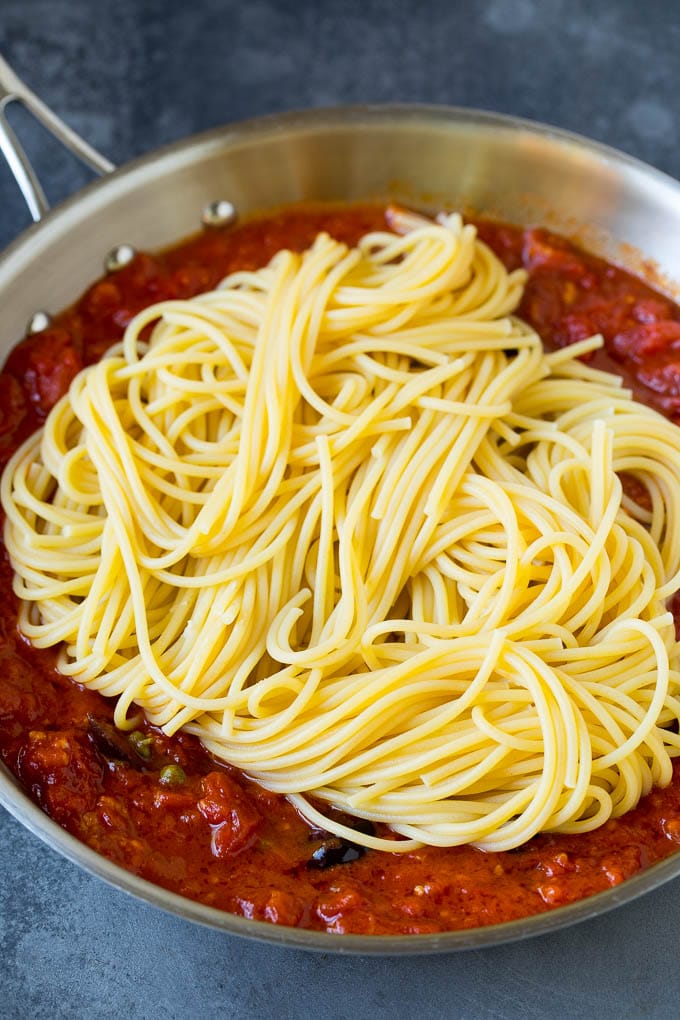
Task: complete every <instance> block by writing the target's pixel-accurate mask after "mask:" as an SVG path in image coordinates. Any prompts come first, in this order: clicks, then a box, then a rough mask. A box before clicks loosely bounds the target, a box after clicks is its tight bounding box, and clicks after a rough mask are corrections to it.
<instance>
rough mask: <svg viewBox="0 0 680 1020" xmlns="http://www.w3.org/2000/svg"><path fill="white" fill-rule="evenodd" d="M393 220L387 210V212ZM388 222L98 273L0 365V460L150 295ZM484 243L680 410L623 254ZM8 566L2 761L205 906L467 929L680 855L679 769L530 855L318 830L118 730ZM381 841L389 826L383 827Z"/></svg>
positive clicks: (679, 362)
mask: <svg viewBox="0 0 680 1020" xmlns="http://www.w3.org/2000/svg"><path fill="white" fill-rule="evenodd" d="M387 217H388V219H389V212H388V213H387ZM385 225H386V212H385V210H384V209H383V208H380V207H377V206H357V207H352V208H349V209H342V210H338V209H328V208H327V209H304V208H299V209H291V210H288V211H285V212H282V213H281V214H278V215H275V216H269V217H267V218H266V219H262V220H259V221H252V222H249V223H246V224H243V225H241V226H238V227H235V228H230V229H226V228H224V229H212V230H207V231H205V232H204V233H202V234H201V235H200V236H198V237H196V238H193V239H191V240H189V241H187V242H185V243H183V244H181V245H179V246H178V247H177V248H174V249H173V250H171V251H168V252H165V253H162V254H160V255H149V254H138V255H137V257H136V258H135V259H134V261H133V262H132V263H131V264H130V265H128V266H127V267H125V268H124V269H122V270H121V271H120V272H118V273H117V274H116V275H115V276H109V277H106V278H105V279H103V280H100V281H99V282H97V283H95V284H94V286H93V287H91V288H90V289H89V290H88V291H87V293H86V294H85V295H84V296H83V297H82V298H81V299H80V301H78V303H77V304H76V305H75V306H73V307H72V308H71V309H69V310H68V311H66V312H64V313H62V314H61V315H59V316H58V317H57V318H56V319H55V320H54V322H53V323H52V324H51V325H50V326H49V327H48V328H47V329H46V330H44V331H43V332H42V333H39V334H37V335H35V336H32V337H29V338H27V339H26V340H24V341H22V342H21V343H20V344H19V345H18V346H17V347H15V348H14V350H13V351H12V352H11V354H10V355H9V357H8V359H7V362H6V365H5V368H4V370H3V371H2V373H1V374H0V463H4V462H6V460H7V458H8V457H9V456H10V454H11V452H12V451H13V450H14V449H15V448H16V446H17V444H18V443H19V442H20V441H21V440H22V439H23V438H24V437H25V436H26V435H28V434H29V433H30V432H31V431H32V430H34V429H35V428H36V427H38V426H39V425H40V423H41V421H42V420H43V419H44V417H45V415H46V414H47V412H48V411H49V409H50V407H51V406H52V404H53V403H54V402H55V400H56V399H57V398H58V397H59V396H60V395H61V394H62V393H63V392H64V391H65V389H66V388H67V387H68V384H69V383H70V381H71V379H72V378H73V376H74V375H75V374H76V373H77V372H78V371H79V370H80V368H82V366H83V365H86V364H88V363H90V362H92V361H95V360H96V359H97V358H99V357H100V356H101V354H102V353H103V352H104V351H105V350H106V349H107V348H108V347H109V346H110V345H111V344H112V343H113V342H114V341H115V340H117V339H119V338H120V336H121V335H122V331H123V329H124V328H125V326H126V324H127V323H128V322H129V320H130V319H131V318H132V316H133V315H134V314H135V313H136V312H137V311H138V310H140V309H141V308H143V307H145V306H147V305H149V304H150V303H152V302H155V301H160V300H164V299H166V298H186V297H190V296H192V295H193V294H196V293H198V292H200V291H204V290H207V289H209V288H211V287H213V286H215V284H217V283H218V282H219V280H220V279H221V278H222V277H223V276H225V275H226V274H227V273H228V272H230V271H232V270H234V269H236V268H240V269H243V268H252V269H254V268H257V267H258V266H261V265H263V264H265V263H266V262H267V261H268V260H269V259H270V258H271V256H272V255H273V254H274V253H275V252H276V251H278V250H279V249H280V248H282V247H291V248H295V249H302V248H304V247H306V246H307V245H309V244H310V243H311V241H312V240H313V239H314V237H315V236H316V234H317V233H318V232H319V231H320V230H327V231H329V232H330V233H331V234H333V235H334V236H336V237H338V238H340V239H341V240H344V241H347V242H348V243H353V242H354V241H356V239H357V238H358V237H360V236H361V235H362V234H363V233H365V232H366V231H367V230H371V229H381V228H384V227H385ZM478 228H479V232H480V235H481V237H482V238H483V239H484V240H485V241H486V242H487V243H488V244H489V245H490V246H491V247H492V248H494V250H495V251H496V252H497V253H498V255H499V256H500V257H501V258H502V259H503V261H504V262H505V264H506V265H507V266H508V267H509V268H514V267H517V266H520V265H523V266H525V268H526V269H527V271H528V274H529V280H528V284H527V287H526V291H525V294H524V298H523V301H522V305H521V308H520V310H519V311H520V314H521V315H522V316H523V317H524V318H526V319H527V320H528V321H529V322H530V323H532V325H533V326H535V328H536V329H537V330H538V331H539V332H540V333H541V335H542V336H543V337H544V339H545V341H546V343H548V344H549V345H551V346H561V345H564V344H569V343H573V342H574V341H576V340H580V339H582V338H583V337H586V336H589V335H591V334H592V333H595V332H600V333H602V334H603V336H604V338H605V342H606V350H605V352H604V353H603V354H598V355H596V360H597V361H598V362H599V363H600V364H601V365H603V366H605V367H609V368H611V367H612V366H614V367H615V369H616V370H617V371H619V372H620V373H621V374H623V375H624V377H625V378H626V379H627V380H628V382H630V383H631V384H632V385H634V387H635V389H636V393H637V395H638V397H639V398H640V399H643V400H645V401H646V402H647V403H649V404H651V405H652V406H655V407H657V408H658V409H660V410H662V411H663V412H664V413H666V414H667V415H668V416H669V417H671V418H676V419H678V420H680V310H679V309H678V308H677V306H675V305H674V304H673V303H672V302H671V301H670V300H669V299H668V298H666V297H664V296H663V295H660V294H659V293H657V292H655V291H654V290H652V289H651V288H650V287H649V286H648V285H647V284H645V283H644V282H642V281H641V280H639V279H637V278H636V277H633V276H631V275H630V274H628V273H626V272H624V271H623V270H621V269H619V268H618V267H616V266H612V265H609V264H608V263H606V262H603V261H602V260H600V259H598V258H595V257H593V256H591V255H589V254H586V253H584V252H582V251H580V250H579V249H577V248H576V247H574V246H573V245H572V244H570V243H569V242H567V241H565V240H564V239H562V238H560V237H556V236H555V235H552V234H549V233H547V232H546V231H544V230H535V229H531V230H522V229H520V228H517V227H513V226H508V225H506V224H498V223H492V222H487V221H483V220H480V221H479V222H478ZM11 580H12V574H11V569H10V566H9V563H8V562H7V559H6V557H4V558H3V559H2V561H1V562H0V677H2V679H1V680H0V755H1V757H2V760H3V761H4V762H5V764H6V765H7V766H8V767H9V768H10V769H11V770H12V771H13V772H14V773H15V775H16V776H17V777H18V778H19V780H20V781H21V782H22V784H23V785H24V787H25V789H26V790H27V792H28V793H29V794H30V796H31V797H32V798H33V799H34V800H35V801H36V802H37V803H38V804H39V805H40V806H41V807H42V808H43V810H44V811H46V812H47V814H49V815H50V816H51V817H52V818H54V819H55V820H56V821H57V822H58V823H59V824H60V825H62V826H63V827H64V828H65V829H67V830H68V831H69V832H71V833H73V834H74V835H75V836H76V837H78V839H80V840H82V841H83V842H84V843H87V844H88V845H89V846H90V847H92V848H93V849H95V850H97V851H98V852H99V853H101V854H103V855H104V856H105V857H107V858H109V859H110V860H112V861H115V862H116V863H117V864H120V865H121V866H122V867H123V868H126V869H128V870H129V871H132V872H134V873H135V874H137V875H140V876H142V877H143V878H146V879H148V880H150V881H151V882H155V883H156V884H158V885H160V886H163V887H164V888H166V889H170V890H173V891H174V892H177V893H180V894H182V895H184V896H187V897H189V898H191V899H194V900H199V901H201V902H203V903H206V904H209V905H210V906H214V907H218V908H221V909H223V910H227V911H231V912H233V913H236V914H241V915H243V916H245V917H250V918H256V919H258V920H265V921H269V922H271V923H274V924H286V925H298V926H302V927H306V928H314V929H320V930H325V931H329V932H337V933H346V932H352V933H362V934H367V933H368V934H383V933H389V934H413V933H421V932H440V931H449V930H455V929H463V928H472V927H477V926H480V925H488V924H494V923H497V922H501V921H508V920H512V919H515V918H519V917H524V916H526V915H529V914H535V913H539V912H542V911H546V910H549V909H551V908H553V907H556V906H560V905H562V904H566V903H571V902H573V901H575V900H579V899H581V898H583V897H586V896H590V895H592V894H593V893H595V892H598V891H599V890H602V889H606V888H608V887H610V886H613V885H618V884H619V883H620V882H623V881H624V880H625V879H626V878H628V877H629V876H631V875H633V874H635V873H636V872H638V871H640V870H642V869H644V868H646V867H648V866H649V865H650V864H652V863H653V862H655V861H658V860H661V859H662V858H664V857H667V856H668V855H669V854H672V853H674V852H676V851H677V850H678V849H680V768H676V770H675V773H674V779H673V782H672V783H671V785H670V786H669V787H668V788H667V789H665V790H654V791H653V792H652V793H651V794H650V795H649V796H647V797H646V798H644V800H643V801H642V802H641V803H640V805H639V806H638V807H637V808H636V809H634V810H633V811H631V812H629V813H628V814H627V815H626V816H624V817H623V818H621V819H618V820H615V821H610V822H608V823H607V824H605V825H604V826H603V827H601V828H600V829H598V830H596V831H595V832H591V833H587V834H583V835H578V836H562V835H549V834H546V835H541V836H537V837H535V838H534V839H532V840H531V841H530V842H529V843H527V844H526V845H525V846H523V847H521V848H519V849H518V850H515V851H512V852H507V853H496V854H488V853H484V852H482V851H479V850H475V849H473V848H471V847H457V848H451V849H437V848H432V847H426V848H423V849H421V850H417V851H415V852H410V853H406V854H388V853H381V852H376V851H366V852H364V851H363V850H362V849H361V848H359V847H356V846H354V845H353V844H351V843H347V842H345V841H343V840H339V839H336V838H334V837H332V836H331V835H330V834H329V833H327V832H323V831H320V830H318V829H315V828H312V827H310V825H309V824H308V823H307V822H305V821H304V820H303V819H302V818H301V817H300V816H299V815H298V814H297V812H296V811H295V810H294V809H293V808H292V807H291V806H290V804H289V803H288V802H287V801H286V800H285V799H284V798H282V797H280V796H277V795H275V794H271V793H268V792H267V791H266V790H263V789H262V788H260V787H259V786H257V785H256V784H255V783H253V782H252V781H250V780H248V779H247V777H245V776H244V775H242V774H240V773H238V772H237V771H236V770H234V769H230V768H228V767H226V766H223V765H221V764H219V763H217V762H216V761H215V760H214V759H212V758H211V757H210V756H209V755H208V754H207V753H206V752H205V751H204V750H203V749H202V747H201V745H200V744H199V743H198V741H197V740H195V739H194V738H193V737H191V736H188V735H182V734H180V735H177V736H175V737H172V738H169V737H166V736H165V735H163V734H162V733H161V732H159V731H158V730H156V729H154V728H152V727H150V726H148V725H146V724H144V723H143V722H141V723H140V724H139V728H138V730H137V731H135V732H134V733H133V734H131V735H126V734H122V733H120V732H119V731H117V730H116V729H115V728H114V727H113V725H112V716H113V707H112V704H111V703H110V702H109V701H108V700H107V699H105V698H104V697H102V696H101V695H99V694H97V693H95V692H92V691H88V690H86V689H84V688H82V687H80V686H78V685H77V684H74V683H72V682H70V681H69V680H67V679H66V678H64V677H62V676H61V675H60V674H59V673H58V672H57V670H56V669H55V665H54V663H55V654H54V653H53V652H45V651H36V650H34V649H32V648H31V647H30V646H29V645H28V643H27V642H26V641H24V640H23V639H22V637H21V635H20V634H19V633H18V630H17V623H16V619H17V607H16V603H15V599H14V597H13V595H12V591H11ZM375 831H376V832H377V833H378V834H381V835H386V834H387V831H386V830H385V829H384V828H381V827H376V830H375Z"/></svg>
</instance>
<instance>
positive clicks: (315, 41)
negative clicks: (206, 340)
mask: <svg viewBox="0 0 680 1020" xmlns="http://www.w3.org/2000/svg"><path fill="white" fill-rule="evenodd" d="M0 49H1V50H2V52H3V53H4V55H5V56H6V57H7V58H8V59H9V61H10V62H11V63H12V64H13V65H14V67H15V68H16V70H17V71H18V72H19V74H21V75H22V76H23V77H24V78H25V79H26V80H27V82H28V83H29V84H30V85H31V86H32V87H33V88H34V89H35V90H36V91H37V92H38V93H39V94H41V95H42V96H43V97H44V98H45V99H47V101H48V102H49V103H50V104H51V105H52V106H53V107H54V109H55V110H56V111H57V112H58V113H59V114H60V115H61V116H62V117H64V118H65V119H66V120H68V121H69V123H70V124H71V125H72V126H73V127H74V128H76V130H78V131H80V132H81V133H82V134H83V135H85V136H86V137H87V138H88V140H90V141H91V142H92V143H93V144H94V145H96V146H97V147H99V148H100V149H101V150H102V151H103V152H105V153H106V154H107V155H109V156H110V157H111V158H112V159H114V160H116V161H117V162H124V161H125V160H127V159H129V158H131V157H132V156H134V155H136V154H138V153H141V152H144V151H146V150H149V149H152V148H154V147H156V146H157V145H160V144H162V143H164V142H167V141H171V140H173V139H175V138H179V137H181V136H183V135H186V134H188V133H191V132H194V131H198V130H201V129H204V128H208V127H211V126H213V125H215V124H219V123H221V122H224V121H228V120H234V119H238V118H242V117H246V116H252V115H255V114H258V113H264V112H271V111H274V110H280V109H284V108H289V107H304V106H320V105H327V104H331V105H332V104H336V103H340V102H363V101H385V100H419V101H428V102H447V103H458V104H463V105H470V106H479V107H485V108H487V109H496V110H501V111H505V112H510V113H515V114H519V115H523V116H528V117H533V118H536V119H539V120H545V121H549V122H552V123H555V124H558V125H560V126H562V127H567V128H570V129H572V130H576V131H580V132H582V133H584V134H588V135H591V136H593V137H595V138H598V139H600V140H602V141H605V142H608V143H610V144H612V145H615V146H618V147H619V148H622V149H625V150H626V151H628V152H630V153H632V154H634V155H637V156H639V157H641V158H642V159H645V160H647V161H648V162H651V163H653V164H655V165H656V166H658V167H660V168H662V169H664V170H666V171H668V172H669V173H672V174H674V175H675V176H680V148H679V147H678V145H677V126H678V122H679V121H680V102H679V101H678V98H677V97H678V91H679V86H680V57H679V56H678V54H679V53H680V6H678V5H676V4H674V3H672V2H670V0H669V2H647V3H645V4H642V3H637V2H635V0H625V2H624V0H620V2H617V0H610V2H598V3H588V2H581V0H572V2H569V0H486V2H481V0H480V2H476V3H473V2H472V0H470V2H463V0H458V2H456V0H449V2H446V0H438V2H431V3H420V4H418V3H417V2H416V0H411V2H404V0H373V2H371V0H345V2H343V0H336V2H335V3H324V2H317V3H313V2H311V0H310V2H304V0H301V2H299V3H295V2H285V3H284V2H279V3H276V2H275V0H245V2H243V3H242V4H241V5H239V4H236V3H232V2H222V3H220V2H218V0H214V2H212V3H211V2H209V0H191V2H189V3H186V2H184V0H144V2H142V0H117V2H116V3H115V4H104V3H98V2H96V0H90V2H88V0H2V4H0ZM12 120H13V123H14V124H15V126H16V127H17V128H18V129H19V130H21V132H22V137H23V138H24V139H25V142H26V145H27V148H28V149H29V150H30V151H31V154H32V155H34V157H35V161H36V164H37V165H38V167H39V168H40V170H41V173H42V175H43V177H44V179H45V181H46V183H47V188H48V192H49V194H50V196H51V197H52V198H53V199H54V200H58V199H60V198H62V197H64V196H66V195H67V194H68V193H70V192H71V191H72V190H75V188H77V187H78V186H79V184H81V183H83V182H84V181H85V180H86V179H87V175H86V174H85V173H82V172H81V171H80V169H79V168H78V167H77V166H75V165H74V164H73V162H72V161H71V160H70V159H69V158H68V157H65V156H64V155H63V154H62V153H61V152H60V150H59V149H58V147H57V146H55V145H53V144H52V143H51V142H49V141H48V140H46V139H45V137H44V135H43V134H42V133H41V132H39V131H37V130H35V129H34V128H33V127H32V125H31V124H30V123H28V122H27V120H26V118H24V117H23V116H22V115H21V113H20V112H19V111H17V112H16V113H14V114H13V118H12ZM0 209H1V210H2V215H1V216H0V245H4V244H6V243H8V242H9V241H10V240H11V239H12V238H13V237H14V236H16V234H18V233H19V232H20V230H22V229H23V227H24V226H26V225H27V214H26V213H25V212H24V210H23V209H22V207H21V203H20V201H19V198H18V196H17V193H16V191H15V187H14V184H13V182H12V181H11V179H10V176H9V172H8V171H7V170H6V168H5V167H4V166H0ZM679 255H680V242H679ZM679 263H680V258H679ZM0 321H1V320H0ZM0 869H1V870H0V874H1V876H2V877H1V878H0V1016H2V1017H8V1018H10V1017H11V1018H15V1017H16V1018H23V1017H29V1016H30V1017H34V1018H41V1017H50V1018H52V1017H83V1018H96V1017H109V1016H114V1015H119V1014H123V1015H135V1016H138V1017H144V1018H147V1017H148V1018H155V1017H163V1018H168V1020H170V1018H174V1017H182V1018H184V1017H208V1016H213V1015H221V1016H228V1017H248V1018H251V1017H252V1018H259V1017H307V1016H309V1017H313V1016H318V1015H322V1016H324V1017H328V1018H331V1020H335V1018H338V1020H340V1018H345V1017H352V1018H356V1017H372V1018H382V1017H390V1018H400V1017H410V1016H412V1015H414V1014H415V1013H416V1012H417V1013H419V1014H420V1015H421V1016H423V1017H449V1016H450V1017H470V1018H472V1017H484V1018H486V1017H508V1018H510V1017H512V1018H515V1017H517V1018H519V1017H522V1018H524V1017H528V1018H530V1017H543V1016H551V1017H565V1018H566V1017H569V1018H571V1017H574V1018H579V1017H584V1018H585V1017H591V1016H598V1017H603V1018H608V1017H612V1018H613V1017H666V1016H677V1015H678V1012H679V1009H678V998H679V996H680V975H679V972H678V968H677V965H676V962H675V961H676V957H677V952H678V947H679V946H680V935H679V933H678V922H677V919H678V918H679V917H680V883H678V882H675V883H672V884H671V885H669V886H667V887H666V888H665V889H663V890H661V891H659V892H657V893H654V894H652V895H649V896H647V897H645V898H644V899H642V900H641V901H638V902H636V903H633V904H630V905H628V906H627V907H624V908H621V909H619V910H618V911H615V912H614V913H612V914H610V915H608V916H606V917H603V918H600V919H598V920H596V921H593V922H590V923H588V924H584V925H581V926H579V927H577V928H573V929H570V930H568V931H565V932H562V933H559V934H555V935H551V936H547V937H544V938H541V939H535V940H532V941H529V942H525V943H522V944H518V945H514V946H507V947H500V948H496V949H493V950H487V951H483V952H475V953H469V954H462V955H458V956H444V957H437V958H429V959H415V960H408V959H393V960H389V959H388V960H380V959H372V960H369V959H360V958H356V959H354V958H333V957H326V956H314V955H310V954H304V953H300V952H293V951H288V952H286V951H284V950H280V949H276V948H273V947H268V946H262V945H258V944H255V943H246V942H242V941H239V940H237V939H234V938H230V937H228V936H224V935H222V934H219V933H215V932H211V931H208V930H204V929H200V928H198V927H194V926H191V925H189V924H187V923H185V922H181V921H179V920H176V919H174V918H171V917H168V916H165V915H164V914H162V913H160V912H158V911H156V910H154V909H152V908H150V907H147V906H145V905H143V904H140V903H136V902H134V901H132V900H130V899H128V898H127V897H125V896H124V895H123V894H121V893H118V892H115V891H113V890H111V889H108V888H107V887H105V886H103V885H102V884H101V883H100V882H98V881H96V880H94V879H92V878H90V877H89V876H87V875H84V874H83V873H81V872H79V871H78V870H77V869H76V868H75V867H74V866H72V865H71V864H69V863H67V862H66V861H63V860H61V859H60V858H58V857H57V856H56V855H55V854H54V853H52V852H51V851H49V850H47V849H46V848H44V847H43V846H42V845H41V844H39V843H38V842H37V841H36V840H35V839H34V838H33V837H32V836H30V835H29V834H28V833H26V832H25V831H24V830H22V829H21V828H20V827H19V826H18V825H17V824H16V823H15V822H14V821H13V820H12V819H11V818H9V817H8V816H7V815H6V814H5V813H4V812H3V813H1V814H0Z"/></svg>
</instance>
